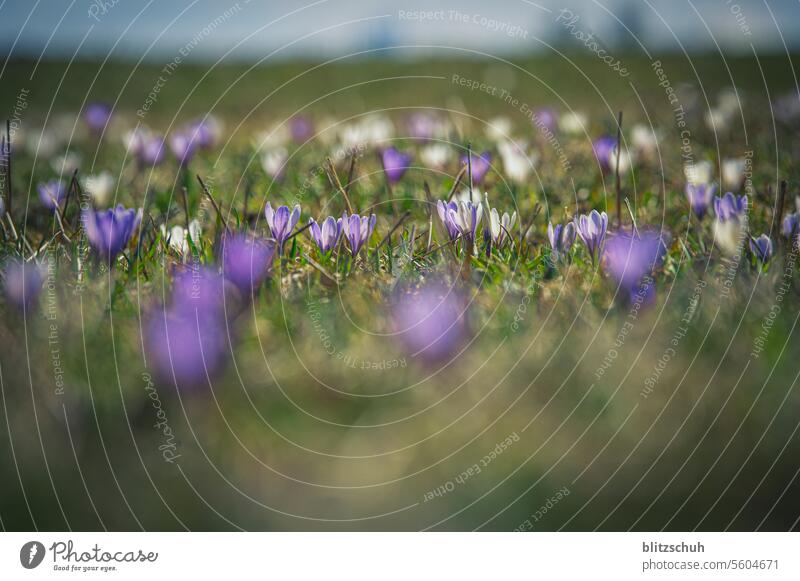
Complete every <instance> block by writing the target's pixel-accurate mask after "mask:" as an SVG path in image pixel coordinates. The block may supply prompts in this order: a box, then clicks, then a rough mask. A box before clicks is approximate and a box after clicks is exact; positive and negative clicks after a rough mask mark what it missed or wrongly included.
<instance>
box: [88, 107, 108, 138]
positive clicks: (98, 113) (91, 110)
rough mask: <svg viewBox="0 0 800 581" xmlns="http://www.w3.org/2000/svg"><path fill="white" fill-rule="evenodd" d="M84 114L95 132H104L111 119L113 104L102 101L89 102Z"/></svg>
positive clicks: (90, 127)
mask: <svg viewBox="0 0 800 581" xmlns="http://www.w3.org/2000/svg"><path fill="white" fill-rule="evenodd" d="M83 116H84V119H85V120H86V124H87V125H88V126H89V129H90V130H91V131H92V132H93V133H102V132H103V130H104V129H105V128H106V125H108V122H109V121H110V120H111V106H110V105H108V104H107V103H100V102H95V103H89V104H88V105H87V106H86V110H85V111H84V113H83Z"/></svg>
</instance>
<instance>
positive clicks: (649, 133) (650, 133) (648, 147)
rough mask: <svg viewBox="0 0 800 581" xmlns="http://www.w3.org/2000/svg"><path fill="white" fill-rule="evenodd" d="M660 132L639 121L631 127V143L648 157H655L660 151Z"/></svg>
mask: <svg viewBox="0 0 800 581" xmlns="http://www.w3.org/2000/svg"><path fill="white" fill-rule="evenodd" d="M660 138H661V135H660V133H659V132H658V131H657V130H656V129H653V128H652V127H649V126H647V125H645V124H643V123H637V124H636V125H634V126H633V128H631V143H632V144H633V148H634V149H635V150H636V151H638V152H639V153H641V154H642V155H644V156H646V157H655V155H656V153H657V151H658V141H659V139H660Z"/></svg>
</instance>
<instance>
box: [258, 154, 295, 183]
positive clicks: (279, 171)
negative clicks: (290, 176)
mask: <svg viewBox="0 0 800 581" xmlns="http://www.w3.org/2000/svg"><path fill="white" fill-rule="evenodd" d="M288 159H289V152H288V151H286V149H285V148H283V147H276V148H273V149H268V150H267V151H265V152H264V153H262V154H261V167H263V168H264V171H265V172H266V174H267V175H268V176H269V177H271V178H272V179H274V180H280V179H282V178H283V174H284V171H285V170H286V161H287V160H288Z"/></svg>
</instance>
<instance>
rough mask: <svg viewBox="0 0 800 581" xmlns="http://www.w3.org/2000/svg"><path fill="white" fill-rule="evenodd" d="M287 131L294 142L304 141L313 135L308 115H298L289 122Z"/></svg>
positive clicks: (312, 126) (312, 125)
mask: <svg viewBox="0 0 800 581" xmlns="http://www.w3.org/2000/svg"><path fill="white" fill-rule="evenodd" d="M289 132H290V133H291V134H292V139H293V140H294V142H295V143H305V142H306V141H308V140H309V139H311V137H312V136H313V135H314V124H313V123H312V122H311V119H309V118H308V117H305V116H303V115H298V116H297V117H293V118H292V120H291V122H290V123H289Z"/></svg>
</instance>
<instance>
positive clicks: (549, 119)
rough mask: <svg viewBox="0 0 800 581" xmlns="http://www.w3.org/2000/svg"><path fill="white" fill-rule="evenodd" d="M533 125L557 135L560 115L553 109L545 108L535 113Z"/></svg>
mask: <svg viewBox="0 0 800 581" xmlns="http://www.w3.org/2000/svg"><path fill="white" fill-rule="evenodd" d="M533 123H534V125H536V126H537V127H542V128H544V129H546V130H548V131H549V132H551V133H555V130H556V127H557V126H558V115H557V114H556V112H555V111H554V110H553V109H549V108H547V107H544V108H542V109H539V110H538V111H536V113H534V116H533Z"/></svg>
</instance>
